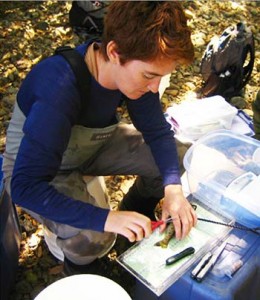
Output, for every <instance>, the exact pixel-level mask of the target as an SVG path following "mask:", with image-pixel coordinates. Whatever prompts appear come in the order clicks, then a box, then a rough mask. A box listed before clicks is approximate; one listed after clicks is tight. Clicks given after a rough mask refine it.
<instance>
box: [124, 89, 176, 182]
mask: <svg viewBox="0 0 260 300" xmlns="http://www.w3.org/2000/svg"><path fill="white" fill-rule="evenodd" d="M127 107H128V111H129V115H130V117H131V119H132V121H133V124H134V125H135V127H136V128H137V129H138V130H139V131H140V132H141V133H142V135H143V137H144V140H145V142H146V143H147V144H148V145H149V146H150V148H151V151H152V154H153V156H154V159H155V162H156V164H157V165H158V168H159V170H160V172H161V174H162V177H163V183H164V185H168V184H180V182H181V181H180V171H179V162H178V155H177V149H176V143H175V139H174V133H173V131H172V130H171V128H170V125H169V124H168V123H167V121H166V119H165V117H164V114H163V111H162V107H161V103H160V100H159V94H158V93H157V94H154V93H147V94H145V95H144V96H143V97H142V98H140V99H138V100H127Z"/></svg>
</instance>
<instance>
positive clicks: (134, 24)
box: [101, 1, 194, 64]
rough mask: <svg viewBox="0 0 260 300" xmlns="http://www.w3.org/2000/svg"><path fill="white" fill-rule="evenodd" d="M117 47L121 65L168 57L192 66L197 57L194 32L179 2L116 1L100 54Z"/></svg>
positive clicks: (109, 10) (106, 19) (111, 11)
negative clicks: (114, 45)
mask: <svg viewBox="0 0 260 300" xmlns="http://www.w3.org/2000/svg"><path fill="white" fill-rule="evenodd" d="M110 41H114V42H115V43H116V45H117V52H118V54H119V56H120V62H121V64H124V63H126V62H127V61H130V60H142V61H149V60H153V59H156V58H168V59H171V60H175V61H177V62H178V63H180V64H189V63H190V62H192V60H193V58H194V48H193V44H192V42H191V32H190V29H189V27H188V26H187V19H186V17H185V13H184V11H183V8H182V6H181V3H180V2H178V1H114V2H113V3H111V4H110V5H109V7H108V11H107V14H106V16H105V18H104V32H103V36H102V45H101V51H102V54H103V56H104V58H105V60H108V56H107V52H106V47H107V44H108V43H109V42H110Z"/></svg>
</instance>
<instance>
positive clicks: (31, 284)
mask: <svg viewBox="0 0 260 300" xmlns="http://www.w3.org/2000/svg"><path fill="white" fill-rule="evenodd" d="M183 5H184V7H185V11H186V14H187V17H188V20H189V25H190V27H191V30H192V40H193V43H194V46H195V61H194V63H193V64H192V65H191V66H189V67H187V68H185V69H180V70H178V71H176V72H174V73H172V75H171V84H170V86H169V88H167V89H166V91H165V93H164V95H163V97H162V105H163V108H164V109H166V108H167V107H169V106H170V105H172V104H173V103H175V102H176V103H179V102H181V101H183V100H186V99H188V98H191V97H194V95H195V91H196V90H197V88H199V87H200V86H201V84H202V78H201V74H200V61H201V57H202V55H203V53H204V51H205V49H206V46H207V44H208V42H209V41H210V39H211V38H212V37H213V36H214V35H220V34H221V33H222V32H223V30H224V29H226V28H227V27H228V26H230V25H234V24H236V23H238V22H240V21H245V22H246V23H247V25H248V26H250V28H251V30H252V32H253V33H254V37H255V50H256V58H255V65H254V70H253V73H252V76H251V79H250V81H249V83H248V84H247V86H246V88H245V91H244V94H243V99H244V100H245V107H244V108H245V109H247V112H248V113H249V114H251V103H252V101H253V100H254V99H255V96H256V93H257V91H258V90H259V87H260V84H259V71H260V47H259V45H260V32H259V12H260V2H258V1H206V0H203V1H198V0H195V1H184V2H183ZM70 7H71V2H69V1H1V3H0V29H1V30H0V42H1V48H0V69H1V74H2V76H1V78H0V121H1V123H0V154H2V153H3V152H4V149H5V142H6V129H7V127H8V124H9V120H10V118H11V114H12V109H13V105H14V102H15V98H16V93H17V91H18V89H19V86H20V84H21V82H22V80H23V79H24V78H25V76H26V74H27V73H28V72H29V71H30V69H31V68H32V66H33V65H34V64H36V63H37V62H39V61H40V60H41V59H43V58H45V57H47V56H49V55H52V54H53V52H54V50H55V48H56V47H58V46H61V45H68V44H69V45H71V46H76V45H78V44H79V43H80V42H81V39H80V38H79V37H78V36H76V35H75V34H74V33H73V31H72V29H71V27H70V26H69V18H68V12H69V9H70ZM122 116H123V117H125V118H127V112H122ZM105 179H106V183H107V187H108V192H109V196H110V203H111V208H112V209H115V208H116V206H117V204H118V203H119V201H120V200H121V199H122V197H123V195H124V194H125V193H126V192H127V190H128V188H129V186H130V185H131V184H132V182H133V179H134V178H133V177H132V176H129V177H125V176H113V177H107V178H105ZM17 210H18V216H19V222H20V226H21V235H22V240H21V247H20V257H19V266H18V271H17V276H16V282H15V285H14V287H13V289H12V292H11V294H10V300H18V299H19V300H20V299H21V300H31V299H34V297H35V296H36V295H37V294H38V293H39V292H40V291H41V290H43V289H44V288H45V287H46V286H48V285H49V284H51V283H52V282H55V281H57V280H58V279H61V278H64V276H65V275H64V272H63V263H62V262H60V261H58V260H57V259H55V258H54V257H53V256H52V255H51V254H50V252H49V250H48V248H47V246H46V244H45V241H44V239H43V232H42V227H41V225H40V224H38V223H37V222H36V221H35V220H34V219H33V218H31V217H30V216H29V215H28V214H26V213H25V212H24V211H23V210H22V209H21V208H19V207H17ZM127 247H129V244H128V243H127V242H126V241H125V240H124V239H119V241H118V242H117V243H116V244H115V246H114V247H113V249H112V250H111V251H110V252H109V254H108V255H107V256H106V257H104V259H103V263H104V266H105V267H104V269H106V268H107V270H106V271H109V270H111V272H110V276H109V277H110V278H111V279H113V280H114V281H116V282H117V283H119V284H120V285H121V286H122V287H123V288H124V289H125V290H126V291H127V292H128V293H129V294H130V295H131V296H132V295H133V290H134V284H135V280H134V278H133V277H132V276H131V275H130V274H129V273H128V272H127V271H125V270H124V269H123V268H122V267H121V266H120V265H119V264H118V263H117V262H116V257H118V255H119V254H120V253H122V251H124V250H125V249H126V248H127ZM100 275H103V274H102V273H101V274H100Z"/></svg>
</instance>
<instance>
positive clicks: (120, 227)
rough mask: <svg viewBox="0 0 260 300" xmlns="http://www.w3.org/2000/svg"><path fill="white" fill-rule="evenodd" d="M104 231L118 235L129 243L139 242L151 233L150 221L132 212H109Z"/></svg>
mask: <svg viewBox="0 0 260 300" xmlns="http://www.w3.org/2000/svg"><path fill="white" fill-rule="evenodd" d="M104 230H105V231H108V232H114V233H119V234H121V235H123V236H125V237H126V238H128V240H129V241H130V242H135V241H141V240H142V239H143V238H144V237H149V236H150V234H151V233H152V229H151V220H150V219H149V218H147V217H146V216H144V215H142V214H139V213H137V212H133V211H110V212H109V213H108V216H107V220H106V223H105V227H104Z"/></svg>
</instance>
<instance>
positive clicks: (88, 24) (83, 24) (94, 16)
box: [69, 1, 108, 40]
mask: <svg viewBox="0 0 260 300" xmlns="http://www.w3.org/2000/svg"><path fill="white" fill-rule="evenodd" d="M107 7H108V3H107V1H73V2H72V6H71V9H70V11H69V23H70V26H71V27H72V29H73V31H74V32H75V33H76V34H77V35H78V36H79V37H82V38H83V40H87V39H89V38H92V37H99V38H100V37H101V36H102V33H103V28H104V23H103V19H104V16H105V14H106V11H107Z"/></svg>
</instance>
